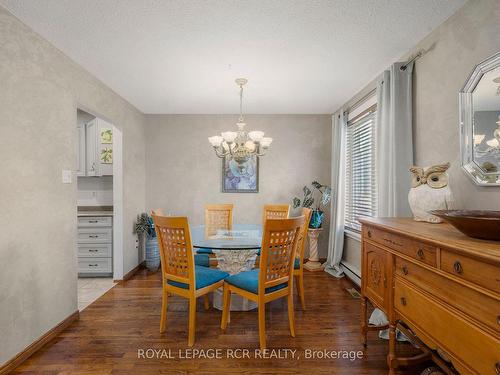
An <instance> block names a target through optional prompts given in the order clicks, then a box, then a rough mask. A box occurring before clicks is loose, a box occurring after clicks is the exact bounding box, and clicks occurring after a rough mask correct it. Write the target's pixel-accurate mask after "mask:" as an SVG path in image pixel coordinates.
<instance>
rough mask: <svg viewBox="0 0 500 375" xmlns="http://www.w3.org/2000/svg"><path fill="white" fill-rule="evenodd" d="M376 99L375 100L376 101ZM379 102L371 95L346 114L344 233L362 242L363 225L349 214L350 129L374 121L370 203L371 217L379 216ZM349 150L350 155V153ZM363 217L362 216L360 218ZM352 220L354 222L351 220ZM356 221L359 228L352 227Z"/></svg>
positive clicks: (350, 199) (350, 183)
mask: <svg viewBox="0 0 500 375" xmlns="http://www.w3.org/2000/svg"><path fill="white" fill-rule="evenodd" d="M374 99H375V100H374ZM377 110H378V106H377V101H376V95H370V96H369V97H368V98H366V99H364V100H363V102H362V103H360V104H359V105H357V106H356V108H353V109H351V110H350V111H349V112H347V113H346V119H347V122H346V124H345V127H346V130H345V131H346V137H345V150H346V156H345V168H344V181H345V186H346V188H345V197H344V233H345V234H346V235H347V236H348V237H350V238H353V239H356V240H360V238H361V236H360V233H361V225H360V223H359V221H358V220H357V219H353V216H354V213H353V212H351V213H349V214H348V203H349V202H351V201H352V200H353V199H352V198H350V197H349V196H348V194H349V195H350V194H352V186H353V184H352V181H351V180H348V175H349V171H348V168H347V166H348V165H350V164H351V165H352V160H353V158H352V150H350V149H349V145H348V139H349V133H348V132H349V127H351V126H355V125H361V126H362V124H361V122H362V121H364V120H365V119H366V118H367V117H368V116H371V117H372V119H371V121H372V130H371V137H372V141H371V148H372V151H371V158H372V160H371V163H370V164H371V166H372V169H373V171H372V173H371V174H370V177H373V180H374V184H373V185H374V187H373V191H372V192H371V196H372V201H371V202H370V204H371V206H372V208H371V214H372V216H371V217H375V216H377V181H376V175H377V173H376V172H377V171H376V168H377V161H376V146H377V139H376V136H377ZM352 113H355V115H354V116H353V117H352V118H351V119H349V115H350V114H352ZM348 150H349V153H348ZM348 217H349V218H350V220H349V221H347V220H346V219H347V218H348ZM359 217H361V216H359ZM364 217H370V216H364ZM351 218H352V220H351ZM354 220H355V221H356V222H358V224H359V227H358V228H356V227H353V226H351V224H352V223H354Z"/></svg>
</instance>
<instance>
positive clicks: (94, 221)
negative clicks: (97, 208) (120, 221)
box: [89, 220, 99, 223]
mask: <svg viewBox="0 0 500 375" xmlns="http://www.w3.org/2000/svg"><path fill="white" fill-rule="evenodd" d="M98 222H99V220H89V223H98Z"/></svg>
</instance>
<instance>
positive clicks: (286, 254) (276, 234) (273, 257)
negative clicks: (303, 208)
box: [221, 216, 304, 349]
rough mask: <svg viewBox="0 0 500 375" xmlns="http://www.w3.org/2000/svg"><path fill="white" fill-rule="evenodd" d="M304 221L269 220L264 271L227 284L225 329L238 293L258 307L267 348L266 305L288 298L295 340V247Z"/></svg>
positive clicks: (261, 336) (231, 279) (230, 279)
mask: <svg viewBox="0 0 500 375" xmlns="http://www.w3.org/2000/svg"><path fill="white" fill-rule="evenodd" d="M303 223H304V217H303V216H301V217H297V218H292V219H281V220H267V221H266V223H265V226H264V231H263V236H262V247H261V248H262V254H261V257H260V267H259V268H256V269H253V270H251V271H245V272H240V273H238V274H236V275H232V276H229V277H228V278H227V279H225V281H224V295H223V300H224V308H223V312H222V321H221V328H222V329H226V327H227V322H228V320H229V307H230V306H231V293H232V292H234V293H237V294H239V295H241V296H243V297H245V298H247V299H249V300H251V301H254V302H256V303H257V305H258V310H259V342H260V348H261V349H264V348H265V347H266V319H265V310H266V303H268V302H271V301H274V300H276V299H278V298H282V297H287V298H288V320H289V324H290V334H291V335H292V337H295V318H294V311H293V275H292V273H293V263H294V255H295V247H296V245H297V240H298V237H299V232H300V229H301V227H302V224H303Z"/></svg>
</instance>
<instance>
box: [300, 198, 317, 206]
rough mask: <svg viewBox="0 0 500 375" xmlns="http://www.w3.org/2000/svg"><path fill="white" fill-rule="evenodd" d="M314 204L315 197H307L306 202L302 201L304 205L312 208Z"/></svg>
mask: <svg viewBox="0 0 500 375" xmlns="http://www.w3.org/2000/svg"><path fill="white" fill-rule="evenodd" d="M313 204H314V198H313V197H306V198H304V202H302V207H307V208H311V206H312V205H313Z"/></svg>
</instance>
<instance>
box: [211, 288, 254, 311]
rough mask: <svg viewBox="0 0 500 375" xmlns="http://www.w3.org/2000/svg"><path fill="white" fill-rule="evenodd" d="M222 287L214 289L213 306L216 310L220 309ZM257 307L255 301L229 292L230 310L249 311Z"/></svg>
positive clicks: (221, 305)
mask: <svg viewBox="0 0 500 375" xmlns="http://www.w3.org/2000/svg"><path fill="white" fill-rule="evenodd" d="M222 294H223V293H222V289H217V290H215V291H214V307H215V308H216V309H217V310H222V308H223V305H224V304H223V301H222ZM256 308H257V303H256V302H254V301H250V300H249V299H246V298H244V297H242V296H240V295H239V294H236V293H232V294H231V306H230V309H229V310H230V311H250V310H254V309H256Z"/></svg>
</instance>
